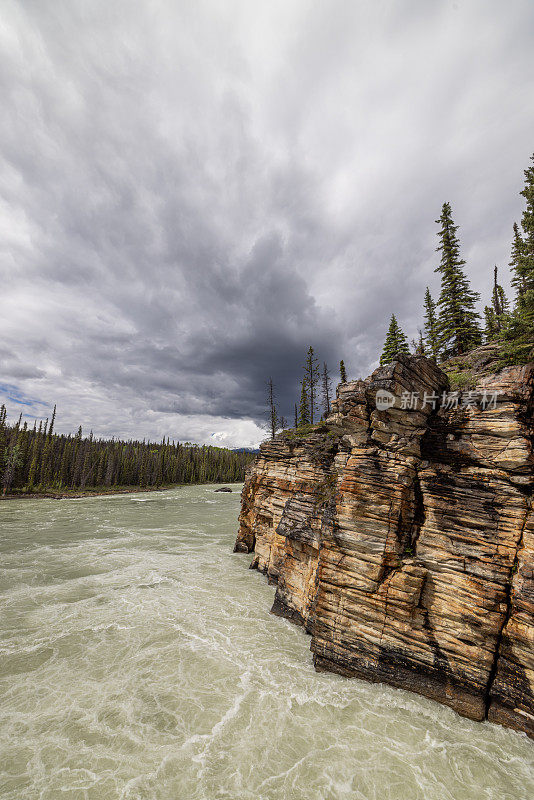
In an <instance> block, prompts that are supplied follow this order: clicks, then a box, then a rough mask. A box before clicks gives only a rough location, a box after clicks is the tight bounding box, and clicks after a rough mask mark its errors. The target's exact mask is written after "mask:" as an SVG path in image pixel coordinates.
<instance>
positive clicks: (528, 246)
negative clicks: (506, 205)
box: [506, 155, 534, 363]
mask: <svg viewBox="0 0 534 800" xmlns="http://www.w3.org/2000/svg"><path fill="white" fill-rule="evenodd" d="M531 160H532V162H533V165H532V166H531V167H529V168H528V169H526V170H525V188H524V189H523V191H522V192H521V194H522V195H523V197H524V198H525V200H526V208H525V210H524V211H523V216H522V218H521V228H522V229H523V232H522V233H521V232H520V230H519V227H518V226H517V225H514V241H513V245H512V260H511V262H510V266H511V267H512V285H513V286H514V289H515V291H516V299H515V307H514V313H513V317H512V320H511V323H510V326H509V328H508V330H507V333H506V338H507V339H510V340H511V345H510V346H509V347H508V356H509V357H511V360H512V362H516V363H521V362H525V361H528V360H529V359H530V358H532V357H533V355H534V155H533V156H532V159H531Z"/></svg>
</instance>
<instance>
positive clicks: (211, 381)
mask: <svg viewBox="0 0 534 800" xmlns="http://www.w3.org/2000/svg"><path fill="white" fill-rule="evenodd" d="M533 52H534V3H533V2H532V0H508V2H506V3H505V2H503V0H469V1H468V2H466V1H464V0H457V2H448V0H433V1H432V2H429V0H396V2H386V1H385V0H384V1H381V0H365V1H364V0H343V2H338V1H337V0H323V1H322V2H318V0H302V1H301V0H280V1H278V0H261V1H260V0H240V1H238V2H234V1H233V0H219V1H218V2H214V1H213V0H212V1H210V2H202V1H201V0H200V1H199V0H195V2H191V0H175V1H173V0H165V1H163V0H135V2H132V0H122V1H121V0H102V1H101V0H13V1H11V0H2V3H1V7H0V92H1V95H0V96H1V108H2V113H1V115H0V158H1V160H0V228H1V235H0V279H1V288H0V328H1V338H0V401H2V400H3V401H4V402H6V405H7V408H8V412H9V414H10V416H11V417H14V416H15V415H18V413H19V412H20V411H21V410H22V411H23V413H24V414H26V415H27V416H28V418H29V419H32V420H33V418H34V416H38V417H44V416H47V414H48V413H49V409H50V407H51V406H52V405H53V404H54V403H55V402H56V403H57V405H58V422H57V428H58V429H59V430H61V431H65V432H66V431H69V430H75V429H76V428H77V426H78V425H79V424H80V423H81V424H82V425H83V427H84V430H85V431H87V432H88V431H89V429H91V428H92V429H93V431H94V432H95V434H97V435H106V436H111V435H116V436H117V435H118V436H121V437H129V436H135V437H139V438H143V437H152V438H160V437H161V436H162V435H170V436H171V437H174V438H178V439H180V440H182V441H185V440H189V441H197V442H212V443H220V444H224V445H228V446H236V447H237V446H241V445H244V446H250V445H255V444H256V443H257V442H258V440H259V439H260V438H261V436H262V435H261V432H260V430H259V428H258V426H257V422H258V421H260V420H261V415H262V410H263V409H262V405H263V402H264V394H265V392H264V385H265V380H266V379H267V378H268V376H269V375H272V377H273V380H274V381H275V383H276V387H277V392H278V397H279V402H280V406H281V410H282V411H283V413H285V414H286V415H288V416H289V415H290V414H291V409H292V405H293V402H294V401H295V400H297V399H298V397H297V394H298V389H297V384H298V380H299V378H300V367H301V365H302V363H303V360H304V356H305V352H306V349H307V347H308V345H309V344H312V345H313V346H314V348H315V349H316V351H317V353H318V355H319V357H320V358H321V360H323V359H324V360H326V361H327V362H328V364H329V365H330V366H331V367H332V371H333V373H335V374H334V377H335V379H336V381H337V369H336V367H337V364H338V362H339V359H340V358H344V360H345V363H346V365H347V368H348V372H349V375H350V376H351V377H360V376H365V375H367V374H369V372H370V371H371V370H372V369H373V368H374V367H375V366H376V364H377V359H378V357H379V355H380V350H381V347H382V344H383V340H384V337H385V333H386V328H387V324H388V321H389V317H390V315H391V313H392V312H393V311H394V312H395V313H396V315H397V318H398V320H399V322H400V323H401V325H402V327H403V328H404V330H405V331H406V333H407V334H408V335H409V336H410V337H412V336H414V335H416V332H417V328H418V327H419V326H420V325H421V320H422V300H423V293H424V289H425V286H426V285H427V284H428V285H430V287H431V289H432V290H433V291H434V292H435V293H436V294H437V290H438V286H439V284H438V281H437V276H436V275H435V274H434V272H433V270H434V268H435V266H436V265H437V258H436V253H435V247H436V230H437V226H436V224H435V220H436V219H437V217H438V216H439V213H440V208H441V205H442V203H443V202H444V201H445V200H447V201H449V202H450V203H451V204H452V208H453V215H454V218H455V221H456V222H457V223H458V224H459V225H460V232H459V233H460V237H461V244H462V254H463V256H464V258H465V259H466V261H467V268H468V272H469V275H470V277H471V280H472V282H473V285H474V288H476V289H477V290H478V291H480V292H482V293H483V298H486V301H487V296H488V293H489V291H490V284H491V278H492V276H491V270H492V267H493V265H494V264H495V263H496V264H498V265H499V266H501V267H502V278H503V283H505V285H509V284H508V267H507V263H508V261H509V252H510V241H511V230H512V223H513V222H514V220H515V219H519V216H520V213H521V209H522V198H521V197H520V196H519V194H518V193H519V191H520V189H521V188H522V184H523V170H524V169H525V168H526V167H527V165H528V161H529V157H530V155H531V153H532V151H533V150H534V135H533V133H534V102H533V93H532V92H533V77H534V75H533V71H534V70H533V64H534V58H533Z"/></svg>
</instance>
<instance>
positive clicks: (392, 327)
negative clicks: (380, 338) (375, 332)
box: [380, 314, 410, 366]
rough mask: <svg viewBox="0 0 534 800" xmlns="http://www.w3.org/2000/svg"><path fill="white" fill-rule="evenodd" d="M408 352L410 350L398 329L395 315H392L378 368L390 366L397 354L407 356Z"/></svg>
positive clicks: (404, 337) (406, 340)
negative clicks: (385, 365)
mask: <svg viewBox="0 0 534 800" xmlns="http://www.w3.org/2000/svg"><path fill="white" fill-rule="evenodd" d="M409 352H410V348H409V346H408V339H407V338H406V336H405V335H404V333H403V331H402V329H401V328H400V326H399V324H398V322H397V318H396V317H395V314H392V315H391V320H390V323H389V329H388V332H387V336H386V341H385V342H384V349H383V351H382V355H381V356H380V366H384V364H390V363H391V362H392V361H394V360H395V357H396V356H398V355H399V353H406V354H408V353H409Z"/></svg>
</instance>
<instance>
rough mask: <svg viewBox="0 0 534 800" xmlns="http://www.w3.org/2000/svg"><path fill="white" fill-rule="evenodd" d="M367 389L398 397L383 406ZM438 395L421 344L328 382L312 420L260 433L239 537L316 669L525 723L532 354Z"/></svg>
mask: <svg viewBox="0 0 534 800" xmlns="http://www.w3.org/2000/svg"><path fill="white" fill-rule="evenodd" d="M379 390H381V391H384V390H385V391H387V392H390V393H391V394H393V395H394V396H395V398H396V402H395V405H394V406H392V407H390V408H389V409H387V410H378V409H377V407H376V394H377V391H379ZM447 390H448V379H447V376H446V375H445V373H443V372H442V371H441V370H440V369H439V368H438V367H437V366H436V365H435V364H434V363H433V362H432V361H430V360H428V359H426V358H424V357H422V356H418V357H410V356H400V357H399V359H398V361H396V362H394V363H393V364H390V365H388V366H387V367H383V368H380V369H378V370H376V371H375V372H374V373H373V375H372V376H371V377H370V378H368V379H367V380H365V381H352V382H350V383H345V384H341V385H340V386H339V387H338V390H337V397H336V400H335V401H334V403H333V408H332V413H331V415H330V417H329V418H328V420H327V421H326V424H325V425H324V426H322V427H318V428H316V430H314V431H313V432H312V433H310V434H309V435H307V436H298V435H297V434H296V433H294V432H290V433H287V434H280V435H278V436H277V437H276V438H275V439H274V440H271V441H268V442H265V443H264V444H262V446H261V448H260V455H259V456H258V457H257V459H256V461H255V463H254V464H253V465H252V466H251V467H250V468H249V471H248V474H247V478H246V482H245V486H244V488H243V494H242V509H241V515H240V531H239V536H238V539H237V542H236V548H235V549H236V551H238V552H254V558H253V562H252V564H251V567H253V568H257V569H259V570H260V571H262V572H264V573H265V574H266V575H267V576H268V578H269V580H270V581H271V582H273V583H275V584H276V586H277V589H276V596H275V601H274V605H273V609H272V610H273V612H274V613H276V614H279V615H281V616H284V617H287V618H289V619H292V620H294V621H295V622H297V623H299V624H302V625H303V626H304V627H305V628H306V630H307V631H308V632H309V633H310V634H311V636H312V640H311V649H312V651H313V654H314V662H315V666H316V668H317V669H319V670H332V671H335V672H339V673H341V674H343V675H347V676H357V677H359V678H363V679H365V680H370V681H384V682H386V683H389V684H391V685H393V686H397V687H401V688H403V689H408V690H410V691H413V692H417V693H419V694H423V695H425V696H427V697H430V698H432V699H434V700H437V701H439V702H441V703H445V704H447V705H449V706H451V707H452V708H454V709H455V710H456V711H457V712H458V713H460V714H462V715H464V716H467V717H470V718H472V719H476V720H482V719H484V718H488V719H490V720H491V721H493V722H498V723H501V724H503V725H507V726H509V727H512V728H516V729H518V730H522V731H525V732H526V733H528V734H529V735H530V736H534V646H533V645H534V579H533V575H534V513H533V511H532V503H531V498H532V485H533V481H534V470H533V467H534V457H533V439H532V435H533V426H532V407H533V401H534V365H528V366H524V367H509V368H507V369H504V370H503V371H501V372H500V373H499V374H497V375H487V376H486V377H484V378H482V379H480V381H479V385H478V386H477V387H476V389H475V390H472V391H471V392H464V393H463V394H462V395H460V402H459V403H458V405H457V407H456V404H455V403H452V404H451V405H452V407H449V408H447V407H446V406H445V405H443V404H441V403H439V402H436V401H435V397H436V396H437V397H438V398H440V400H441V398H442V394H443V392H444V391H447ZM494 392H499V395H498V402H497V403H496V404H495V403H490V404H489V406H487V407H485V408H483V407H481V405H480V404H474V398H477V397H478V399H479V400H480V399H482V398H484V397H485V398H486V399H490V400H491V398H493V397H494V395H493V393H494ZM403 393H404V394H403ZM412 393H416V394H415V395H412ZM425 393H426V399H427V403H426V405H425V407H424V408H423V407H422V405H423V403H422V400H423V399H424V398H425ZM484 393H485V394H484ZM402 397H404V402H403V403H401V398H402ZM414 397H415V398H416V399H417V400H418V402H417V408H416V407H415V403H413V402H412V403H410V401H411V400H413V398H414ZM431 398H434V400H432V399H431ZM410 404H411V405H413V406H414V407H413V408H410ZM401 405H404V406H406V407H404V408H403V407H401ZM433 406H435V408H433Z"/></svg>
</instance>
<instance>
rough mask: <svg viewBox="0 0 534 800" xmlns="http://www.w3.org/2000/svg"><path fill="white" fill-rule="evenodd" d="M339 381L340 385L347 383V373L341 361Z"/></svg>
mask: <svg viewBox="0 0 534 800" xmlns="http://www.w3.org/2000/svg"><path fill="white" fill-rule="evenodd" d="M339 379H340V382H341V383H347V371H346V369H345V362H344V361H343V359H341V361H340V362H339Z"/></svg>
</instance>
